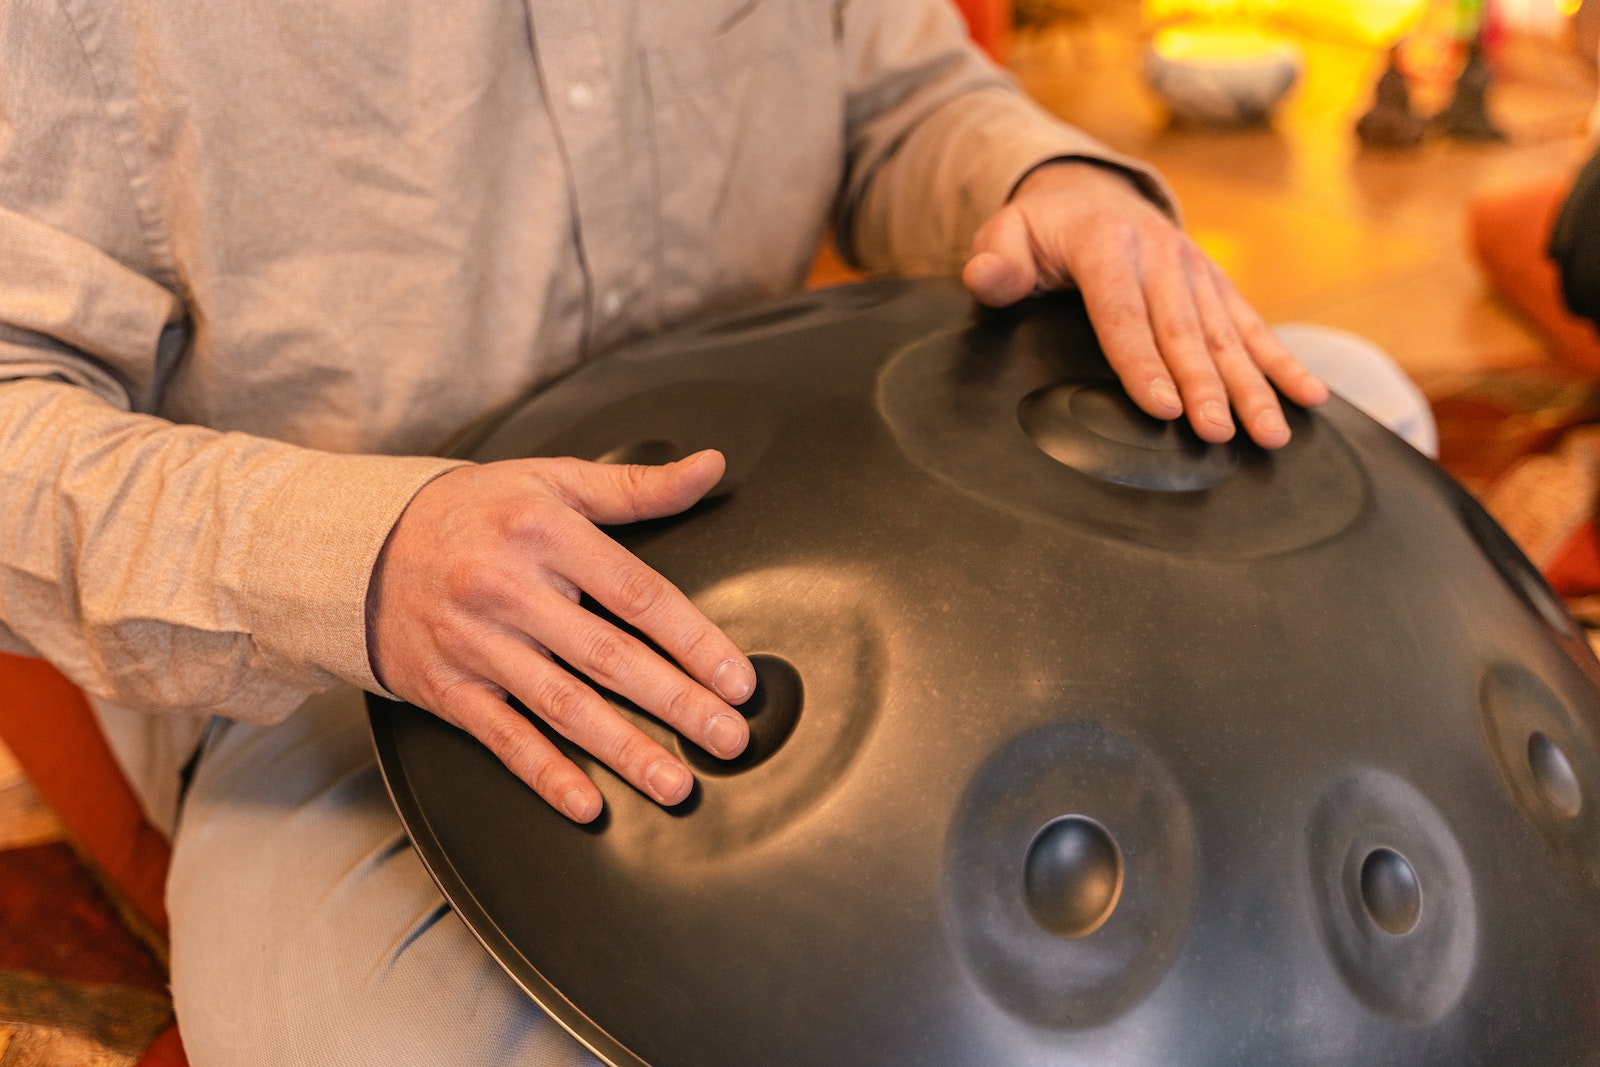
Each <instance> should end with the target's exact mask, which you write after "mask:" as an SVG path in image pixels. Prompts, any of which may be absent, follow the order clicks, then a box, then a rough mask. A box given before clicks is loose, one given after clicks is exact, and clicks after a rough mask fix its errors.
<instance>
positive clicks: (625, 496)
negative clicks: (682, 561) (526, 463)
mask: <svg viewBox="0 0 1600 1067" xmlns="http://www.w3.org/2000/svg"><path fill="white" fill-rule="evenodd" d="M540 462H541V463H542V464H544V467H543V470H542V472H541V473H542V474H543V476H544V479H545V481H546V482H547V483H548V484H549V486H550V488H551V489H552V490H553V491H554V492H555V493H556V495H557V496H558V497H560V498H561V499H562V500H563V501H564V502H565V503H566V504H567V506H568V507H570V508H572V509H573V510H575V511H577V512H578V513H579V514H581V515H583V516H584V517H585V518H587V519H589V520H591V521H593V522H596V523H599V524H600V525H602V526H618V525H622V524H625V523H630V522H639V521H641V520H643V519H659V518H662V517H664V516H667V515H676V514H678V513H679V512H681V511H683V510H685V509H686V508H688V507H689V506H691V505H692V504H694V502H695V501H697V500H699V499H700V498H701V497H703V496H705V495H706V494H707V493H708V492H710V491H711V488H712V487H713V486H714V485H716V484H717V480H718V479H720V478H721V477H722V474H723V471H724V470H725V469H726V466H727V465H726V463H725V462H724V460H723V458H722V453H720V452H718V451H716V450H715V449H709V448H708V449H705V450H703V451H700V452H696V453H694V454H693V455H691V456H686V457H684V458H683V459H680V460H678V461H677V462H675V463H665V464H662V465H660V466H651V465H646V464H638V463H590V462H588V461H586V460H581V459H550V460H542V461H540Z"/></svg>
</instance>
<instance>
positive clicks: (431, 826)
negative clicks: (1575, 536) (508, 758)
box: [372, 283, 1600, 1067]
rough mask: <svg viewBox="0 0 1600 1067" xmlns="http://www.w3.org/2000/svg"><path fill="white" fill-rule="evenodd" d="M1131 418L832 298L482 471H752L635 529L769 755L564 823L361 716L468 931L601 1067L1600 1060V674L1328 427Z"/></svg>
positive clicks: (404, 723) (902, 288) (869, 299)
mask: <svg viewBox="0 0 1600 1067" xmlns="http://www.w3.org/2000/svg"><path fill="white" fill-rule="evenodd" d="M1289 420H1290V424H1291V427H1292V429H1293V431H1294V439H1293V441H1292V442H1291V443H1290V444H1289V445H1288V446H1287V447H1286V448H1284V449H1282V450H1280V451H1278V452H1274V453H1270V454H1269V453H1266V452H1263V451H1261V450H1259V449H1257V448H1255V447H1253V446H1251V445H1249V444H1248V443H1243V442H1241V443H1235V444H1229V445H1220V446H1216V445H1204V444H1202V443H1201V442H1199V441H1198V440H1197V439H1196V438H1194V437H1193V436H1191V435H1190V434H1189V433H1188V432H1187V431H1186V430H1185V429H1183V428H1182V427H1180V426H1175V425H1168V424H1165V423H1160V422H1157V421H1155V420H1152V419H1149V418H1147V417H1145V416H1144V415H1142V414H1140V413H1139V412H1138V411H1137V410H1136V409H1135V408H1133V407H1132V405H1131V404H1130V403H1129V402H1128V401H1127V399H1126V397H1125V396H1124V395H1123V394H1122V392H1121V390H1120V389H1119V387H1118V386H1117V385H1116V383H1115V379H1114V378H1113V377H1112V375H1111V374H1110V372H1109V370H1108V369H1107V367H1106V364H1105V362H1104V359H1103V357H1102V356H1101V354H1100V352H1099V349H1098V347H1097V346H1096V344H1095V341H1094V338H1093V335H1092V333H1091V331H1090V330H1089V328H1088V325H1087V322H1086V319H1085V317H1084V314H1083V310H1082V305H1081V303H1078V302H1076V301H1075V300H1074V299H1073V298H1071V297H1058V298H1050V299H1047V300H1046V299H1041V300H1037V301H1033V302H1030V303H1029V304H1028V305H1027V306H1026V307H1025V308H1023V309H1022V310H1020V311H1018V312H1015V313H1001V314H984V315H978V316H975V315H974V312H973V309H972V306H971V304H970V301H969V300H968V299H967V298H966V297H965V295H964V294H963V293H962V292H961V291H960V290H959V289H958V288H955V287H953V286H945V285H941V284H910V283H875V284H871V285H866V286H859V287H850V288H843V289H836V290H828V291H824V292H819V293H812V294H806V295H803V296H796V297H794V298H791V299H788V300H785V301H782V302H779V303H776V304H773V305H771V306H769V307H767V308H764V309H762V310H760V311H758V312H755V313H751V314H743V315H735V316H732V317H728V318H723V319H720V320H717V321H714V322H711V323H708V324H704V325H701V326H699V327H697V328H693V329H688V330H683V331H680V332H676V333H673V334H671V335H668V336H664V337H662V338H660V339H657V340H653V341H650V342H647V343H644V344H639V345H635V346H633V347H631V348H628V349H626V350H623V351H619V352H617V353H615V354H614V355H612V356H610V357H608V358H606V359H605V360H602V361H599V362H597V363H595V364H593V365H590V366H587V367H585V368H583V369H581V370H579V371H578V372H576V373H574V374H572V375H571V376H570V377H568V378H567V379H566V380H564V381H563V382H561V383H560V384H559V385H557V386H555V387H554V388H552V389H550V390H548V391H546V392H544V393H542V394H540V395H539V396H536V397H535V398H533V399H532V400H530V401H529V402H528V403H527V404H525V405H524V406H522V407H521V408H520V409H518V410H517V411H515V412H514V413H512V414H511V415H510V416H509V417H507V418H506V419H504V420H502V421H501V422H500V423H498V425H496V426H495V427H493V428H492V429H491V430H489V431H487V432H485V433H484V434H482V435H480V437H479V439H478V440H477V441H476V442H475V443H474V444H473V445H472V452H473V454H474V455H475V456H476V457H477V458H479V459H483V460H495V459H503V458H510V457H517V456H529V455H555V454H573V455H579V456H585V457H591V458H599V457H609V458H611V459H613V460H627V459H630V458H648V459H650V460H661V459H669V458H673V457H675V456H679V455H684V454H687V453H689V452H691V451H694V450H696V449H700V448H705V447H715V448H719V449H721V450H722V451H723V452H724V453H725V454H726V456H727V458H728V471H727V475H726V477H725V479H724V481H723V484H722V485H721V486H720V487H719V489H718V490H717V491H715V492H714V493H713V494H712V496H711V498H710V499H708V500H707V501H705V502H703V503H702V504H701V505H699V506H697V507H696V508H694V509H693V510H692V511H690V512H689V513H687V514H685V515H683V516H681V517H678V518H674V519H667V520H662V521H657V522H651V523H645V524H640V525H638V526H635V527H630V528H626V529H619V530H616V531H615V534H616V536H617V538H618V539H619V540H620V541H622V542H623V543H624V544H625V545H627V546H628V547H629V548H631V549H632V550H633V551H635V552H637V553H638V554H639V555H640V556H641V557H642V558H643V559H644V560H645V561H646V562H648V563H650V564H651V565H652V566H654V567H655V568H656V569H658V570H659V571H660V572H661V573H663V574H664V575H666V576H667V577H668V578H670V579H672V580H673V581H674V582H676V583H677V584H678V585H679V586H680V587H681V588H683V589H684V590H685V591H686V592H687V593H688V594H689V595H690V596H691V597H692V598H693V599H694V601H695V602H696V603H697V604H698V605H699V606H700V608H701V609H702V610H703V611H704V612H705V613H706V614H707V615H708V616H709V617H710V618H711V619H712V620H713V621H715V622H716V623H718V624H719V625H720V626H722V627H723V628H724V629H725V630H726V631H727V633H728V634H729V635H730V636H731V637H733V638H734V639H735V640H736V641H738V642H739V643H740V644H741V646H742V647H743V648H745V649H746V650H747V651H749V652H750V653H752V654H753V657H754V658H755V660H756V662H757V665H758V673H759V674H760V677H761V688H760V691H759V692H758V695H757V696H756V697H755V698H754V699H753V701H752V704H751V705H750V706H749V708H748V709H747V713H748V714H749V716H750V722H751V730H752V735H753V739H754V740H753V743H752V752H751V754H750V755H748V756H747V757H744V758H742V759H741V760H738V761H735V762H734V763H733V764H730V765H724V764H721V763H719V761H716V760H714V759H712V758H710V757H709V756H706V755H704V754H703V753H700V752H699V751H698V750H697V749H695V748H694V746H693V745H691V744H689V743H688V742H686V741H683V740H680V739H678V738H676V737H674V736H673V735H672V734H671V733H670V731H668V730H666V729H664V728H663V727H662V726H661V725H660V724H659V723H656V722H654V721H653V720H651V719H650V718H649V717H647V716H644V715H642V714H640V713H639V712H638V711H637V710H636V709H633V708H630V707H626V706H625V705H621V704H619V706H621V707H623V710H624V711H625V712H626V713H627V714H629V715H631V716H633V717H634V718H635V719H636V720H637V721H638V722H639V723H640V725H641V727H642V728H643V729H645V730H646V731H648V732H650V733H652V734H653V735H654V736H656V737H658V738H659V739H661V740H662V742H663V743H664V744H666V745H668V746H669V747H675V748H676V749H677V750H678V751H681V752H682V753H683V754H684V755H685V757H686V758H687V759H689V760H690V762H691V763H692V764H693V765H694V766H695V767H697V768H698V769H699V782H698V785H697V787H696V790H695V792H694V793H693V794H692V795H691V797H690V799H689V800H688V801H686V802H685V803H684V804H683V805H681V806H680V807H679V808H677V809H672V810H663V809H661V808H658V807H657V806H656V805H655V804H654V803H652V802H651V801H650V800H649V799H647V798H645V797H643V796H641V795H639V794H637V793H635V792H634V791H633V790H632V789H631V788H630V787H629V786H627V785H626V784H625V783H623V782H622V781H621V780H620V779H618V778H616V777H615V776H614V775H612V774H610V773H609V772H608V771H606V770H605V769H604V768H601V767H599V766H597V765H596V764H595V763H594V761H593V760H590V759H588V758H587V757H586V756H584V755H583V754H582V753H579V752H576V751H574V750H572V749H571V748H570V747H568V748H567V751H568V752H569V754H570V755H572V756H573V758H574V759H575V760H576V761H577V762H578V763H579V764H580V765H581V766H583V767H584V768H585V769H586V770H587V771H588V772H589V773H590V774H591V775H593V776H594V777H595V779H596V781H597V782H598V783H599V785H600V788H601V790H602V792H603V793H604V794H605V798H606V811H605V813H604V815H603V816H602V818H601V819H599V820H598V821H597V822H596V823H595V824H593V825H591V826H588V827H579V826H575V825H573V824H571V823H569V822H567V821H566V820H565V819H564V818H562V817H561V816H560V815H558V814H556V813H555V812H554V811H552V810H550V809H549V808H547V807H546V806H545V805H544V803H543V802H542V801H541V800H539V798H538V797H537V796H535V795H534V794H533V793H532V792H531V791H530V790H528V789H527V788H526V787H525V786H523V785H522V784H521V783H520V782H518V781H517V780H516V779H515V778H514V777H513V776H512V775H511V774H510V773H509V772H508V771H505V770H504V769H503V768H501V766H500V765H499V764H498V763H497V762H496V761H495V759H494V757H493V756H491V755H490V754H489V753H488V752H487V751H486V750H485V749H483V748H482V747H480V746H479V745H478V744H477V743H476V742H475V741H473V740H472V739H470V738H469V737H467V736H466V735H464V734H461V733H459V732H457V731H455V730H454V729H453V728H451V727H449V726H447V725H445V724H443V723H442V722H440V721H439V720H437V719H435V718H433V717H432V716H430V715H427V714H425V713H423V712H421V711H418V710H417V709H414V708H409V707H406V706H404V705H395V704H389V703H385V702H383V701H378V700H374V701H373V705H372V712H373V727H374V732H375V735H376V738H377V742H378V749H379V753H380V758H381V762H382V765H383V768H384V772H385V775H386V776H387V779H388V781H389V785H390V789H391V792H392V793H393V796H394V799H395V802H396V804H397V806H398V808H399V810H400V812H401V815H402V817H403V818H404V820H405V822H406V825H407V828H408V830H409V831H410V833H411V835H412V839H413V840H414V841H415V843H416V845H417V849H418V851H419V852H420V854H421V855H422V857H423V859H424V860H425V862H426V863H427V864H428V866H429V868H430V869H431V870H432V872H433V874H434V876H435V878H436V879H437V880H438V881H439V884H440V885H441V887H442V888H443V890H444V892H445V894H446V896H447V897H449V899H450V900H451V902H452V903H453V904H454V905H455V907H456V910H457V911H458V912H459V913H460V914H461V916H462V918H463V919H464V920H465V921H466V922H467V924H468V925H469V926H470V927H471V928H472V929H473V930H474V932H475V933H476V934H477V936H478V937H479V938H480V939H481V940H482V941H483V942H484V944H485V945H486V946H487V947H488V948H489V950H490V951H491V952H492V953H493V954H494V955H495V956H496V958H497V959H499V961H500V962H501V963H502V964H503V965H504V966H505V968H506V969H507V970H508V971H509V972H510V973H511V975H512V976H513V977H514V978H515V979H516V980H517V981H518V982H519V983H520V984H522V986H523V987H524V988H525V989H527V990H528V992H529V993H530V994H531V995H533V996H534V997H535V998H536V999H537V1000H538V1001H539V1003H540V1004H542V1005H543V1006H544V1007H545V1009H546V1010H548V1011H549V1012H550V1013H551V1014H552V1015H554V1016H555V1017H556V1018H558V1019H559V1020H560V1021H561V1022H562V1023H563V1024H564V1025H566V1026H567V1027H568V1028H569V1029H570V1030H572V1032H573V1033H575V1034H576V1035H577V1036H578V1037H579V1038H580V1039H581V1040H583V1041H584V1042H585V1043H587V1044H588V1045H589V1046H590V1047H591V1048H593V1049H595V1050H596V1051H597V1052H598V1053H599V1054H600V1055H601V1056H602V1057H603V1058H604V1059H606V1060H607V1061H609V1062H610V1063H612V1064H618V1065H622V1064H626V1065H637V1064H648V1065H651V1067H750V1065H755V1064H760V1065H788V1064H794V1065H800V1064H806V1065H827V1067H848V1065H860V1067H867V1065H872V1067H877V1065H884V1064H919V1065H939V1067H956V1065H970V1067H995V1065H1010V1064H1051V1065H1078V1064H1083V1065H1088V1064H1094V1065H1124V1067H1134V1065H1139V1067H1145V1065H1149V1067H1157V1065H1159V1067H1171V1065H1175V1064H1185V1065H1188V1064H1224V1063H1226V1064H1262V1065H1268V1064H1270V1065H1274V1067H1281V1065H1290V1064H1353V1065H1355V1064H1360V1065H1364V1064H1375V1063H1400V1064H1451V1065H1454V1064H1463V1063H1486V1064H1494V1063H1530V1064H1532V1063H1538V1064H1594V1063H1600V1010H1597V1008H1596V1005H1597V1003H1600V1001H1597V997H1600V748H1597V745H1596V741H1597V738H1600V688H1597V679H1600V665H1597V664H1596V662H1595V660H1594V658H1593V656H1592V655H1591V653H1590V652H1589V650H1588V648H1587V646H1586V645H1585V643H1584V641H1583V639H1582V637H1581V636H1580V635H1579V633H1578V631H1577V630H1576V628H1575V627H1574V626H1573V624H1572V623H1571V621H1570V619H1569V618H1568V617H1567V615H1566V613H1565V611H1564V609H1563V608H1562V606H1561V604H1560V602H1559V601H1558V600H1556V599H1555V598H1554V597H1553V596H1552V595H1551V594H1550V592H1549V590H1548V589H1547V588H1546V587H1545V586H1544V584H1543V583H1542V582H1541V580H1540V579H1539V577H1538V575H1537V574H1536V573H1535V572H1534V571H1533V569H1532V568H1531V567H1530V566H1529V565H1528V563H1527V561H1526V560H1525V559H1524V558H1523V557H1522V556H1521V554H1520V553H1519V552H1518V551H1517V550H1516V548H1515V547H1514V546H1513V545H1512V544H1511V542H1510V541H1509V540H1508V539H1507V538H1506V537H1505V535H1504V534H1503V533H1501V532H1500V530H1499V528H1498V527H1496V526H1495V525H1494V523H1493V522H1492V521H1490V520H1489V518H1488V517H1487V516H1486V515H1485V514H1484V513H1483V512H1482V511H1481V510H1480V509H1479V508H1478V507H1477V505H1476V504H1474V503H1473V502H1472V501H1471V500H1470V499H1469V498H1468V497H1467V496H1466V495H1465V494H1464V493H1462V492H1461V491H1460V490H1459V489H1458V488H1457V487H1456V486H1455V485H1454V484H1453V483H1452V482H1451V481H1450V480H1449V479H1448V478H1446V477H1445V476H1444V475H1443V474H1441V473H1440V471H1439V470H1438V469H1437V468H1436V467H1435V466H1433V465H1432V464H1431V463H1429V462H1428V461H1427V460H1425V459H1424V458H1423V457H1422V456H1420V455H1419V454H1417V453H1416V452H1414V451H1412V450H1411V449H1410V448H1409V447H1407V446H1406V445H1404V444H1402V443H1401V442H1400V441H1398V440H1397V439H1396V438H1394V437H1392V436H1391V435H1390V434H1389V433H1387V432H1386V431H1385V430H1383V429H1382V428H1381V427H1379V426H1377V425H1376V424H1374V423H1372V422H1371V421H1370V420H1368V419H1367V418H1365V417H1364V416H1363V415H1361V414H1359V413H1358V412H1357V411H1355V410H1354V409H1353V408H1351V407H1349V406H1348V405H1345V404H1343V403H1341V402H1340V401H1338V400H1334V401H1331V402H1330V403H1329V404H1328V405H1327V407H1326V408H1324V409H1320V410H1319V411H1318V412H1316V413H1315V414H1306V413H1304V412H1299V411H1291V412H1290V413H1289Z"/></svg>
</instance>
